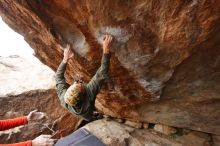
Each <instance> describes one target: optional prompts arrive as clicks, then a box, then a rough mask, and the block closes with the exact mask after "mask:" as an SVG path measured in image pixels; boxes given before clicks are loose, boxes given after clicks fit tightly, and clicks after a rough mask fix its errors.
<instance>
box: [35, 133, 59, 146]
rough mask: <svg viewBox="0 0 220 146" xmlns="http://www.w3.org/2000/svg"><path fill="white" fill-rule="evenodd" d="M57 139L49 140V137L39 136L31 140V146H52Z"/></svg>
mask: <svg viewBox="0 0 220 146" xmlns="http://www.w3.org/2000/svg"><path fill="white" fill-rule="evenodd" d="M56 141H57V139H51V135H40V136H38V137H37V138H35V139H34V140H32V146H53V145H54V144H55V143H56Z"/></svg>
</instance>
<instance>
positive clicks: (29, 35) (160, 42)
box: [0, 0, 220, 135]
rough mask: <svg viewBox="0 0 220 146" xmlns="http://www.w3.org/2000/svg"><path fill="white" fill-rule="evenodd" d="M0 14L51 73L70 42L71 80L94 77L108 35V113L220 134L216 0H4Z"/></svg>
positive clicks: (102, 102) (103, 101)
mask: <svg viewBox="0 0 220 146" xmlns="http://www.w3.org/2000/svg"><path fill="white" fill-rule="evenodd" d="M0 15H1V16H2V18H3V20H4V21H5V22H6V23H7V24H8V25H9V26H11V27H12V28H13V29H14V30H15V31H17V32H19V33H20V34H22V35H23V36H24V38H25V40H26V41H27V42H28V43H29V44H30V46H31V47H32V48H33V49H34V50H35V53H36V56H37V57H38V58H39V59H40V60H41V61H42V62H43V63H44V64H46V65H48V66H49V67H51V68H52V69H53V70H56V68H57V66H58V65H59V63H60V61H61V59H62V49H61V45H64V44H65V43H70V44H71V45H72V47H73V51H74V53H75V54H76V55H75V57H74V58H73V59H72V60H71V61H70V63H69V66H68V71H67V74H66V77H67V80H68V82H69V83H71V81H72V77H73V78H77V77H81V78H83V79H84V80H85V81H89V80H90V79H91V77H92V75H93V74H94V73H95V71H96V70H97V68H98V67H99V64H100V58H101V54H102V53H101V52H102V49H101V40H102V38H103V35H104V34H106V33H108V34H111V35H113V36H114V40H115V41H114V44H113V49H112V50H113V53H112V59H111V67H110V76H111V78H110V79H109V80H108V81H107V82H106V84H105V87H104V88H103V90H102V91H101V93H100V94H99V96H98V99H97V102H96V107H97V108H98V109H99V110H100V111H103V112H104V113H105V114H108V115H111V116H113V117H117V118H123V119H128V120H131V121H139V122H152V123H162V124H164V125H169V126H173V127H186V128H189V129H194V130H198V131H204V132H209V133H214V134H217V135H220V120H219V118H218V117H219V115H220V111H219V108H220V92H219V91H220V84H219V83H220V78H219V76H220V74H219V72H220V41H219V40H220V31H219V30H220V25H219V24H220V1H218V0H187V1H182V0H174V1H166V0H165V1H164V0H161V1H159V0H149V1H142V0H130V1H123V0H74V1H70V0H56V1H48V0H36V1H28V0H1V1H0Z"/></svg>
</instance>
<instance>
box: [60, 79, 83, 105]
mask: <svg viewBox="0 0 220 146" xmlns="http://www.w3.org/2000/svg"><path fill="white" fill-rule="evenodd" d="M84 92H85V86H84V84H83V82H82V81H81V80H76V81H75V82H74V83H73V84H72V85H71V86H70V87H69V88H68V89H67V91H66V93H65V95H64V101H65V102H66V103H67V104H68V105H71V106H75V105H76V103H77V101H78V100H79V99H80V98H81V97H82V96H83V94H84Z"/></svg>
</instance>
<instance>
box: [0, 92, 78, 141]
mask: <svg viewBox="0 0 220 146" xmlns="http://www.w3.org/2000/svg"><path fill="white" fill-rule="evenodd" d="M55 97H56V91H55V90H54V89H50V90H45V91H43V90H34V91H29V92H25V93H22V94H19V95H11V96H7V97H0V119H11V118H15V117H19V116H24V115H27V114H28V113H29V112H30V111H31V110H34V109H38V110H39V111H41V112H44V113H46V115H47V117H46V118H45V119H44V120H42V121H40V122H37V121H36V122H31V123H29V124H27V125H25V126H22V127H16V129H10V130H9V131H0V137H1V138H0V143H13V142H21V141H25V140H32V139H34V138H35V137H37V136H39V135H41V134H51V135H53V134H55V135H54V136H55V138H60V137H63V136H66V135H68V134H69V133H72V131H74V130H76V129H77V128H78V126H79V125H80V123H81V122H82V120H81V119H79V118H76V117H74V116H73V115H72V114H71V113H69V112H67V111H66V110H65V109H64V108H62V107H61V106H60V104H59V102H58V99H57V98H55ZM66 123H68V124H66ZM48 127H49V128H50V129H52V130H54V132H53V131H51V130H50V129H49V128H48Z"/></svg>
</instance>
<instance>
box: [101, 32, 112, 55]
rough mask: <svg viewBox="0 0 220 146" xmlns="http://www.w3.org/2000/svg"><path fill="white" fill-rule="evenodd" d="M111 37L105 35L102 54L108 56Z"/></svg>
mask: <svg viewBox="0 0 220 146" xmlns="http://www.w3.org/2000/svg"><path fill="white" fill-rule="evenodd" d="M112 40H113V37H112V36H111V35H105V37H104V41H103V53H104V54H109V52H110V49H111V46H112Z"/></svg>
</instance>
